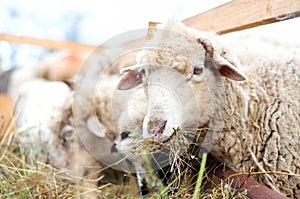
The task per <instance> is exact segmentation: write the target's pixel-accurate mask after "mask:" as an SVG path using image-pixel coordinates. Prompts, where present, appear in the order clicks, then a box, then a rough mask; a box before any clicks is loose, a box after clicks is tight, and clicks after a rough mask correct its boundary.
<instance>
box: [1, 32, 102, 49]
mask: <svg viewBox="0 0 300 199" xmlns="http://www.w3.org/2000/svg"><path fill="white" fill-rule="evenodd" d="M0 40H2V41H8V42H13V43H25V44H32V45H39V46H43V47H45V48H49V49H70V50H73V51H92V50H94V49H95V48H96V47H97V46H93V45H87V44H81V43H77V42H71V41H57V40H50V39H37V38H33V37H25V36H16V35H10V34H0Z"/></svg>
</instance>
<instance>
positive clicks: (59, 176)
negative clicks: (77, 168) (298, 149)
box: [0, 128, 246, 199]
mask: <svg viewBox="0 0 300 199" xmlns="http://www.w3.org/2000/svg"><path fill="white" fill-rule="evenodd" d="M181 142H182V141H179V142H178V143H177V145H176V144H174V146H175V148H173V149H171V151H172V152H174V150H176V151H177V150H179V149H180V146H182V145H181V144H182V143H181ZM180 143H181V144H180ZM29 154H30V149H28V148H24V147H23V146H22V144H21V143H20V142H19V140H18V137H17V136H16V134H15V133H14V131H13V130H12V129H11V128H8V129H7V130H6V131H5V132H4V133H3V134H2V135H1V137H0V195H1V197H3V198H20V199H22V198H124V199H127V198H128V199H132V198H139V197H140V196H139V191H138V188H137V183H136V181H137V180H136V177H134V176H132V175H128V177H127V178H126V181H125V182H124V183H123V184H122V185H114V184H111V183H107V184H102V185H99V186H95V182H94V181H91V180H89V179H88V178H79V177H76V176H72V175H70V173H69V172H67V171H61V170H58V169H56V168H54V167H52V166H51V165H48V164H45V163H44V162H42V161H41V158H40V157H38V156H30V155H29ZM175 158H177V159H178V160H179V161H177V162H174V165H173V166H172V168H173V170H175V169H176V168H177V166H180V168H183V169H182V170H177V171H176V173H177V174H178V175H177V177H176V178H174V179H173V181H172V182H171V183H169V185H168V186H167V187H164V186H158V188H157V190H156V192H155V193H153V194H149V195H148V196H146V197H145V198H151V199H152V198H191V197H192V196H193V194H194V189H195V183H196V181H197V180H196V181H193V182H190V179H197V174H198V173H194V172H192V169H191V168H190V167H181V166H182V164H184V163H187V161H188V160H184V159H182V158H179V156H176V157H175ZM176 164H177V165H176ZM179 164H180V165H179ZM208 173H209V172H208V170H206V171H205V172H204V176H203V178H201V179H200V180H201V181H203V183H202V184H201V188H200V190H201V191H200V193H201V198H246V196H245V192H241V193H240V192H239V193H238V194H236V190H234V189H232V188H231V187H230V186H229V185H228V184H224V183H221V184H218V185H213V186H211V187H212V188H206V187H207V184H213V180H212V179H210V177H208ZM198 180H199V179H198ZM200 193H199V194H200ZM197 194H198V193H197ZM194 195H195V194H194ZM232 196H234V197H232Z"/></svg>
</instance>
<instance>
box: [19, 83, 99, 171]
mask: <svg viewBox="0 0 300 199" xmlns="http://www.w3.org/2000/svg"><path fill="white" fill-rule="evenodd" d="M71 96H72V95H71V89H70V88H69V87H68V86H67V85H66V84H65V83H62V82H50V81H47V80H43V79H35V80H31V81H28V82H26V83H24V84H23V85H22V86H21V87H20V89H19V90H18V92H17V96H16V98H15V99H14V101H15V102H14V104H15V115H16V117H17V124H18V132H19V133H18V135H19V138H20V141H21V143H22V144H23V145H24V146H25V147H31V149H32V150H29V151H31V152H32V155H33V156H38V158H40V159H41V161H43V162H47V163H49V164H51V165H53V166H55V167H57V168H60V169H63V170H65V169H68V170H71V171H72V172H73V174H75V175H78V176H83V175H84V173H85V169H84V168H81V167H82V166H83V164H85V163H87V162H91V157H90V155H89V154H88V153H87V152H85V151H84V150H79V148H80V146H79V145H78V143H77V141H76V138H75V135H74V133H73V130H72V129H73V128H72V124H71V121H70V118H68V117H69V115H70V111H69V110H70V105H71V104H70V100H71ZM75 153H76V154H75ZM78 153H80V154H78ZM77 155H78V156H81V157H80V160H79V159H78V158H76V156H77ZM80 161H82V162H80ZM94 164H95V161H92V163H91V164H90V165H86V166H92V165H94Z"/></svg>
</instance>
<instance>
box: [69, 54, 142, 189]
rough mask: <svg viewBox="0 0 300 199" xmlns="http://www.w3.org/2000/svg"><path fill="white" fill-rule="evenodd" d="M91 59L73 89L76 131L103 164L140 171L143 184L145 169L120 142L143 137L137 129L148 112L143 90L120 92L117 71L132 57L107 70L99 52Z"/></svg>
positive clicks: (128, 170) (140, 181)
mask: <svg viewBox="0 0 300 199" xmlns="http://www.w3.org/2000/svg"><path fill="white" fill-rule="evenodd" d="M90 56H91V57H89V58H88V59H87V61H86V62H85V65H84V66H83V70H82V71H81V73H80V74H79V75H78V80H77V82H76V84H75V88H74V97H73V116H74V123H75V125H76V129H75V130H76V131H77V132H78V134H79V137H80V139H81V141H82V143H83V145H84V146H85V147H86V148H87V150H88V151H89V152H90V153H91V154H92V155H93V156H94V157H96V158H97V159H98V160H99V161H100V162H101V163H103V164H104V165H107V166H110V167H112V168H114V169H118V170H120V171H123V172H137V176H138V183H139V185H141V183H142V181H143V177H140V176H142V174H143V173H144V171H145V170H144V169H143V167H140V164H135V161H133V159H132V158H131V157H129V158H128V156H131V155H130V150H126V149H125V148H123V146H127V145H126V144H124V142H122V141H121V135H124V134H126V132H129V131H137V132H139V133H140V134H141V131H139V130H138V129H139V125H140V126H141V124H142V122H141V120H142V119H143V118H144V115H143V114H144V113H145V112H146V106H145V105H146V102H145V101H146V97H145V95H144V91H143V90H142V89H136V90H133V91H130V92H128V91H119V90H117V89H116V88H117V84H118V80H119V77H120V75H119V74H116V73H115V71H116V70H118V69H116V68H114V67H121V66H120V65H121V64H120V63H125V64H126V63H127V61H129V62H130V60H128V57H131V55H126V56H124V57H121V58H120V59H117V60H115V62H113V63H109V64H111V65H110V67H107V68H105V67H101V65H102V66H105V65H107V64H106V62H109V61H110V59H109V58H107V59H103V58H102V57H101V56H100V57H99V54H97V53H93V54H91V55H90ZM110 56H111V54H110ZM123 59H125V60H123ZM126 60H127V61H126ZM99 64H100V65H99ZM82 107H84V108H82ZM136 107H139V108H138V109H136ZM137 134H138V133H137ZM130 141H132V139H131V140H130ZM130 148H131V147H130ZM140 174H141V175H140Z"/></svg>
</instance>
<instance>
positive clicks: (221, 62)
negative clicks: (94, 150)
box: [118, 23, 300, 198]
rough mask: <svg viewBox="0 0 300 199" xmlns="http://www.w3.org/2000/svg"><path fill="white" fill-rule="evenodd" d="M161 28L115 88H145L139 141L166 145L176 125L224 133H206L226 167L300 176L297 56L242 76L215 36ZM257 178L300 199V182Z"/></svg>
mask: <svg viewBox="0 0 300 199" xmlns="http://www.w3.org/2000/svg"><path fill="white" fill-rule="evenodd" d="M165 30H166V31H157V32H156V33H155V34H154V37H153V39H152V40H150V41H148V43H147V47H148V48H146V49H145V50H142V52H141V53H139V55H138V56H137V64H136V65H134V66H132V67H129V68H126V69H124V70H122V74H123V76H122V78H121V80H120V83H119V85H118V88H119V89H123V90H127V89H131V88H133V87H135V86H137V85H140V84H143V85H144V87H145V91H146V94H147V100H148V102H147V103H148V109H147V113H146V116H145V119H144V121H143V137H144V138H145V139H153V140H156V141H160V142H161V141H163V142H166V141H168V140H169V139H170V138H171V137H172V135H173V134H174V132H175V131H174V129H176V128H177V127H179V128H180V129H183V130H184V129H187V128H199V127H204V126H206V125H207V124H209V127H210V128H211V127H223V129H224V130H223V133H222V134H220V133H214V130H210V131H211V135H210V134H208V135H210V136H211V137H210V139H208V141H216V142H215V145H214V148H212V151H211V153H212V154H213V155H214V156H216V157H218V158H219V159H221V160H223V161H225V162H226V163H227V164H228V165H229V166H231V167H232V168H234V169H236V170H238V171H250V169H251V168H252V167H254V168H256V169H258V170H260V171H282V172H288V173H296V174H299V173H300V171H299V165H298V163H299V162H300V161H299V152H300V151H299V133H298V129H299V127H300V125H299V122H298V121H299V117H300V116H299V113H300V109H299V107H300V106H299V105H300V104H299V103H300V99H299V95H298V94H297V92H296V91H297V90H299V89H300V84H299V81H298V80H299V78H300V69H299V67H298V65H299V64H300V60H299V58H297V57H294V58H292V59H289V60H285V61H282V62H276V63H274V62H272V61H270V60H265V61H263V60H260V61H256V60H253V63H252V64H251V65H250V66H248V69H247V70H245V71H244V72H245V74H246V75H244V74H243V73H242V72H241V70H240V69H238V68H237V67H236V66H235V65H237V64H238V62H237V60H235V59H234V56H231V55H230V54H229V51H226V50H224V48H223V47H222V46H221V45H220V44H219V45H218V44H216V42H215V40H214V39H217V38H214V37H213V35H211V34H206V33H201V32H198V31H196V30H193V29H190V28H187V27H185V26H183V25H181V24H178V23H168V24H166V26H165ZM216 70H218V71H219V72H218V71H216ZM218 74H221V75H222V76H224V77H227V79H226V78H222V79H219V76H218ZM246 76H247V80H245V79H246V78H245V77H246ZM220 80H222V81H220ZM241 80H242V81H243V82H239V81H241ZM244 80H245V81H244ZM220 82H223V85H224V86H223V85H222V84H221V83H220ZM222 87H223V88H224V91H223V90H222ZM225 100H226V101H225ZM225 102H226V106H222V104H224V103H225ZM219 130H220V129H219ZM208 135H207V136H208ZM218 136H220V137H221V138H220V139H218V140H216V139H217V138H218ZM206 144H209V142H207V143H206ZM206 148H208V150H210V148H209V146H207V145H206ZM257 178H259V180H260V181H262V182H263V183H265V184H266V185H268V186H270V187H271V188H273V189H274V190H277V191H280V192H281V193H283V194H285V195H287V196H289V197H294V198H297V197H299V195H300V193H299V185H300V178H299V177H296V176H289V175H263V176H259V177H257Z"/></svg>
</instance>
